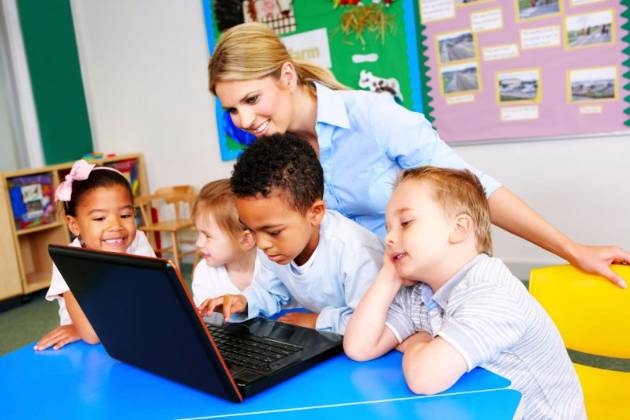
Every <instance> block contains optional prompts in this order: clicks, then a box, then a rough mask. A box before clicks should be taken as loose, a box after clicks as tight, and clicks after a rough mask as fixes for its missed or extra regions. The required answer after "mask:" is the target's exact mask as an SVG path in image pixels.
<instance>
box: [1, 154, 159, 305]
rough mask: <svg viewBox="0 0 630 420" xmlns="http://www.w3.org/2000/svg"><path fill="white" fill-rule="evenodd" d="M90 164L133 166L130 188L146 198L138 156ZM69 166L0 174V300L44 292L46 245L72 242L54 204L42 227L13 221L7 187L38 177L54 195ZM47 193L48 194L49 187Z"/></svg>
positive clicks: (49, 267) (47, 269)
mask: <svg viewBox="0 0 630 420" xmlns="http://www.w3.org/2000/svg"><path fill="white" fill-rule="evenodd" d="M90 162H91V163H96V164H97V165H107V166H115V167H116V166H119V167H124V166H125V165H126V164H128V165H130V166H134V167H135V177H134V178H135V182H134V184H133V185H132V187H133V190H134V194H136V195H141V194H148V192H149V190H148V187H147V178H146V170H145V166H144V159H143V157H142V155H141V154H127V155H117V156H113V157H109V158H105V159H96V160H91V161H90ZM72 164H73V162H68V163H63V164H57V165H50V166H45V167H41V168H33V169H21V170H18V171H14V172H1V173H0V267H2V269H3V270H2V271H3V272H2V275H0V300H3V299H8V298H11V297H15V296H20V295H25V294H28V293H32V292H35V291H38V290H41V289H45V288H47V287H48V286H49V285H50V278H51V273H52V261H51V259H50V257H49V256H48V245H49V244H62V245H67V244H68V243H69V242H70V240H71V236H70V232H69V231H68V229H67V227H66V223H65V215H64V214H63V211H61V210H60V209H59V208H58V207H57V206H54V203H53V204H52V205H53V207H52V213H51V212H50V211H49V212H48V213H46V212H44V214H47V217H45V218H43V219H45V220H43V221H42V222H41V223H38V222H37V221H35V223H33V224H32V226H31V225H29V226H23V225H24V223H23V222H22V221H18V220H17V219H16V215H15V214H14V211H13V206H12V204H11V200H12V198H11V195H10V191H9V187H10V185H14V184H15V182H16V181H15V180H16V179H18V178H20V179H24V177H31V176H38V175H41V176H46V177H48V178H46V179H51V180H52V189H53V191H54V189H55V188H57V185H59V182H60V181H61V180H63V178H64V176H65V175H66V174H67V173H68V172H69V171H70V168H71V167H72ZM123 173H125V172H124V171H123ZM14 189H15V185H14ZM47 191H48V192H50V188H48V186H47ZM13 199H15V196H14V197H13ZM43 201H45V200H43ZM43 201H42V202H43ZM49 210H50V209H49Z"/></svg>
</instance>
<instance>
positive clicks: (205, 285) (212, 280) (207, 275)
mask: <svg viewBox="0 0 630 420" xmlns="http://www.w3.org/2000/svg"><path fill="white" fill-rule="evenodd" d="M260 269H261V265H260V261H259V259H258V255H256V261H255V262H254V273H253V275H252V281H254V279H255V278H256V276H257V275H258V273H259V272H260ZM246 289H247V288H246ZM192 292H193V300H194V302H195V305H197V306H199V305H201V304H202V303H203V301H204V300H206V299H210V298H216V297H219V296H223V295H228V294H229V295H240V294H243V290H240V289H239V288H238V287H236V286H235V285H234V283H232V280H231V279H230V276H229V274H228V272H227V269H226V268H225V266H224V265H221V266H219V267H211V266H209V265H208V263H206V262H205V261H204V260H201V261H199V263H198V264H197V266H196V267H195V271H194V272H193V280H192Z"/></svg>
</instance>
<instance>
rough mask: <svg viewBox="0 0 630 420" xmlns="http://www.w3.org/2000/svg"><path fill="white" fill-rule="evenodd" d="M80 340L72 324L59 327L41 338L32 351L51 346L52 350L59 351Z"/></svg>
mask: <svg viewBox="0 0 630 420" xmlns="http://www.w3.org/2000/svg"><path fill="white" fill-rule="evenodd" d="M80 338H81V337H79V333H78V332H77V329H76V328H75V326H74V324H68V325H60V326H58V327H57V328H55V329H54V330H52V331H50V332H49V333H48V334H46V335H45V336H43V337H42V338H41V339H40V340H39V341H38V342H37V344H35V347H34V349H35V350H37V351H41V350H46V349H47V348H49V347H51V346H52V348H53V350H59V349H60V348H62V347H63V346H65V345H66V344H70V343H74V342H75V341H78V340H79V339H80Z"/></svg>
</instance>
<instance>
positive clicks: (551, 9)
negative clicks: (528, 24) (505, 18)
mask: <svg viewBox="0 0 630 420" xmlns="http://www.w3.org/2000/svg"><path fill="white" fill-rule="evenodd" d="M516 5H517V8H518V9H517V12H518V18H519V19H522V20H524V19H533V18H540V17H546V16H549V15H555V14H557V13H560V1H559V0H516Z"/></svg>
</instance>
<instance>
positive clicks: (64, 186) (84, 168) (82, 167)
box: [55, 159, 96, 201]
mask: <svg viewBox="0 0 630 420" xmlns="http://www.w3.org/2000/svg"><path fill="white" fill-rule="evenodd" d="M94 166H96V165H92V164H89V163H87V161H86V160H85V159H81V160H77V161H76V162H74V165H72V169H70V173H69V174H68V175H66V178H65V181H63V182H62V183H61V184H59V186H58V187H57V191H55V200H57V201H70V198H71V197H72V183H73V182H74V181H83V180H84V179H88V177H89V176H90V172H92V169H94Z"/></svg>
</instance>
